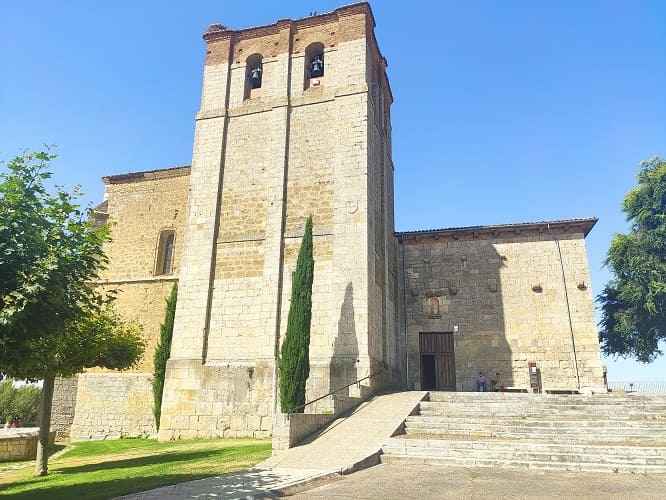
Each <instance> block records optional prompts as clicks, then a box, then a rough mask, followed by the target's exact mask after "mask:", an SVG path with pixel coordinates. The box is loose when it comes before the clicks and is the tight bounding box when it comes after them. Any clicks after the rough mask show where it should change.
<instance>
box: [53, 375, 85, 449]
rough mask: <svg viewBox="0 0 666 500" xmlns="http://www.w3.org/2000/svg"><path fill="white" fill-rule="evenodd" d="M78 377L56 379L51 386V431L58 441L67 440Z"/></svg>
mask: <svg viewBox="0 0 666 500" xmlns="http://www.w3.org/2000/svg"><path fill="white" fill-rule="evenodd" d="M78 381H79V377H78V376H74V377H69V378H56V379H55V384H54V386H53V406H52V407H51V430H52V431H54V432H55V433H56V434H55V435H56V439H57V440H58V441H64V440H66V439H68V438H69V431H70V428H71V426H72V422H74V415H75V414H76V405H77V403H78V401H77V394H78Z"/></svg>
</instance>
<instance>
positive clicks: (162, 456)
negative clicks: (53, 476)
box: [58, 447, 248, 474]
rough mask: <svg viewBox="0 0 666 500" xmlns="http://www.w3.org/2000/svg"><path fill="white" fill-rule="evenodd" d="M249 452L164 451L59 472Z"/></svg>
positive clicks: (62, 468) (220, 450)
mask: <svg viewBox="0 0 666 500" xmlns="http://www.w3.org/2000/svg"><path fill="white" fill-rule="evenodd" d="M247 453H248V450H247V448H235V447H230V448H223V449H219V450H202V451H163V452H160V453H159V454H155V455H149V456H142V457H136V458H127V459H123V460H110V461H106V462H100V463H96V464H86V465H76V466H71V467H59V468H58V473H59V474H80V473H84V472H97V471H103V470H109V469H125V468H132V467H143V466H148V465H157V464H167V463H172V462H187V461H190V460H201V459H206V458H216V459H223V458H225V457H229V458H231V457H236V456H237V455H245V454H247Z"/></svg>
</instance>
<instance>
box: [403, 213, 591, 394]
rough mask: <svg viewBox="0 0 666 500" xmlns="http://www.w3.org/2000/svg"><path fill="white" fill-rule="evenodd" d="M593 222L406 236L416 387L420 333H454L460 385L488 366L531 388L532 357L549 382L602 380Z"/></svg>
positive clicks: (491, 374)
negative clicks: (590, 234)
mask: <svg viewBox="0 0 666 500" xmlns="http://www.w3.org/2000/svg"><path fill="white" fill-rule="evenodd" d="M593 224H594V222H591V225H593ZM591 225H590V221H588V223H587V225H585V224H583V223H574V224H566V223H553V224H552V226H553V227H552V231H553V233H552V234H551V233H549V232H548V231H547V230H545V224H544V225H543V226H539V225H534V226H527V227H525V225H517V226H514V227H512V226H508V227H505V228H504V229H503V230H497V229H487V230H485V231H484V230H483V228H481V229H480V228H470V229H462V230H457V231H456V230H447V231H442V232H429V233H427V234H422V235H418V233H411V234H408V235H406V236H402V241H403V251H404V259H405V269H404V277H403V282H402V285H403V290H404V292H405V306H406V314H407V337H408V349H409V359H408V362H409V379H408V384H409V387H419V384H420V382H421V373H420V361H421V360H420V354H419V333H420V332H453V335H454V343H455V377H456V382H457V389H458V390H463V391H468V390H476V386H475V379H476V375H477V374H478V372H479V370H483V371H484V372H485V373H486V375H487V377H488V379H489V380H490V379H494V378H495V374H496V373H500V377H501V381H502V384H503V385H504V386H506V387H521V388H528V387H529V386H530V380H529V374H528V362H529V361H534V362H536V363H537V367H538V369H539V375H540V383H541V386H542V388H543V389H544V390H555V389H578V388H580V389H582V390H585V389H590V388H601V387H603V367H602V364H601V357H600V351H599V342H598V339H597V332H596V324H595V319H594V303H593V297H592V292H591V290H590V287H589V284H590V278H589V274H588V267H587V257H586V253H585V241H584V234H585V233H587V231H589V229H590V228H591ZM558 242H559V248H560V251H561V257H562V260H561V261H560V251H558ZM562 268H564V280H563V273H562ZM564 281H566V293H565V285H564ZM569 318H571V326H570V323H569ZM572 330H573V333H572ZM572 336H573V339H572ZM576 368H577V370H576ZM489 385H490V383H489Z"/></svg>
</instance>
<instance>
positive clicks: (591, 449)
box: [382, 438, 666, 472]
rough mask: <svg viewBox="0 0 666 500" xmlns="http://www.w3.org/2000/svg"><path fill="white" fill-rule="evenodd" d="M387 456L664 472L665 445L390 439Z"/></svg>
mask: <svg viewBox="0 0 666 500" xmlns="http://www.w3.org/2000/svg"><path fill="white" fill-rule="evenodd" d="M382 452H383V453H384V455H386V456H399V457H405V458H414V459H417V460H446V459H467V460H476V461H478V460H487V461H492V462H495V463H506V462H524V463H528V464H529V463H533V462H548V463H554V464H557V463H579V464H595V465H598V466H602V467H607V468H612V467H613V466H614V467H626V466H653V467H661V468H662V469H663V471H664V472H666V448H656V447H645V446H643V447H630V446H613V445H605V446H599V445H581V444H553V443H549V444H545V443H536V442H529V443H525V442H513V441H501V440H494V441H493V440H491V441H489V440H475V441H457V440H424V439H401V438H391V439H390V440H389V441H387V443H386V444H385V445H384V447H383V448H382Z"/></svg>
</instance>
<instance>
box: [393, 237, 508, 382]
mask: <svg viewBox="0 0 666 500" xmlns="http://www.w3.org/2000/svg"><path fill="white" fill-rule="evenodd" d="M404 245H405V247H404V250H405V252H406V253H405V260H406V269H405V270H404V272H405V276H404V277H403V279H404V280H405V281H404V285H403V286H405V287H406V290H405V302H406V304H405V306H406V311H407V329H408V337H409V364H410V370H409V372H410V373H409V386H410V388H412V387H414V388H415V387H423V383H424V377H425V378H428V379H429V380H430V379H433V378H434V379H436V380H437V382H436V384H440V382H439V381H440V380H442V381H443V380H444V379H445V378H446V376H445V375H443V373H444V372H445V371H446V366H447V363H449V361H447V360H446V356H445V355H444V354H441V355H440V354H438V353H426V352H422V350H421V347H422V346H421V345H420V344H421V343H420V334H421V333H441V334H450V333H451V332H453V347H454V349H453V350H454V360H455V388H456V390H457V391H474V390H476V377H477V375H478V373H479V371H483V372H484V374H485V375H486V380H487V388H488V390H492V387H493V384H492V383H491V381H496V380H497V378H498V377H497V376H496V374H498V373H499V382H498V383H497V384H496V386H497V387H498V388H499V385H500V383H501V384H502V385H504V386H506V387H509V386H512V385H513V382H514V381H513V377H512V352H511V346H510V345H509V343H508V342H507V340H506V332H505V321H504V304H503V299H502V297H503V296H502V282H501V273H500V270H501V268H502V266H503V265H504V258H503V256H502V255H500V254H499V253H498V252H497V250H496V249H495V247H494V246H493V243H492V241H479V240H474V239H470V240H465V239H460V240H449V239H446V240H442V239H439V240H435V239H424V240H420V241H418V242H416V241H413V240H412V241H405V242H404ZM456 327H457V328H456ZM456 330H457V331H456ZM445 343H446V342H442V343H441V344H445ZM431 344H433V342H431ZM438 349H439V347H437V346H435V347H434V348H432V347H431V348H430V349H429V350H433V351H436V350H438ZM425 350H428V349H425ZM425 358H427V359H425ZM430 382H432V380H430ZM429 385H432V384H429ZM437 389H439V387H437Z"/></svg>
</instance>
